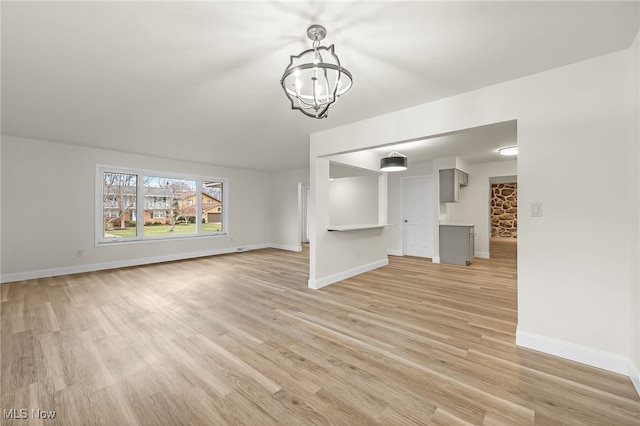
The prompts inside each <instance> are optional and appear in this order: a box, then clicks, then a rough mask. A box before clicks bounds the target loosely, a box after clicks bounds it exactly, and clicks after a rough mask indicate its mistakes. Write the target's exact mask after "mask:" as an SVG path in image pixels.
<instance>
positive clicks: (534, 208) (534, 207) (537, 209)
mask: <svg viewBox="0 0 640 426" xmlns="http://www.w3.org/2000/svg"><path fill="white" fill-rule="evenodd" d="M531 217H542V203H531Z"/></svg>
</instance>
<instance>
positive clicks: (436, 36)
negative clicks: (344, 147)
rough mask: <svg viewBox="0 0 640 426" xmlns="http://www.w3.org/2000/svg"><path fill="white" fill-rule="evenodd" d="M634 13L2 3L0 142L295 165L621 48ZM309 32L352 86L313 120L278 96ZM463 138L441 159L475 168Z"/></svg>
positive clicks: (440, 6) (586, 5)
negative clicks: (339, 135)
mask: <svg viewBox="0 0 640 426" xmlns="http://www.w3.org/2000/svg"><path fill="white" fill-rule="evenodd" d="M639 4H640V3H639V2H638V1H624V2H611V1H603V2H594V1H587V2H574V1H567V2H564V1H562V2H522V1H517V2H504V1H496V2H481V1H473V2H452V1H448V2H398V1H388V2H381V1H377V2H365V1H357V2H318V1H296V2H282V1H269V2H266V1H264V2H231V1H229V2H183V1H176V2H54V1H46V2H41V3H38V2H7V1H2V2H1V13H2V29H1V30H2V52H1V53H2V69H1V71H2V82H1V83H2V105H1V106H2V133H3V134H8V135H14V136H22V137H27V138H35V139H44V140H50V141H56V142H63V143H71V144H77V145H87V146H94V147H102V148H107V149H113V150H118V151H125V152H132V153H140V154H147V155H157V156H161V157H170V158H176V159H182V160H188V161H197V162H205V163H210V164H218V165H227V166H233V167H241V168H249V169H257V170H264V171H275V170H281V169H288V168H294V167H302V166H306V165H308V162H309V158H308V156H309V148H308V135H309V133H311V132H315V131H319V130H322V129H327V128H331V127H335V126H339V125H343V124H346V123H350V122H354V121H357V120H361V119H365V118H369V117H373V116H376V115H380V114H384V113H388V112H391V111H395V110H399V109H403V108H407V107H410V106H413V105H418V104H421V103H425V102H429V101H432V100H435V99H440V98H444V97H448V96H451V95H455V94H458V93H463V92H466V91H469V90H473V89H476V88H480V87H485V86H488V85H491V84H495V83H498V82H502V81H507V80H511V79H514V78H518V77H521V76H525V75H529V74H533V73H536V72H540V71H543V70H547V69H551V68H555V67H558V66H562V65H566V64H570V63H573V62H577V61H580V60H584V59H588V58H591V57H595V56H599V55H602V54H606V53H609V52H613V51H617V50H621V49H625V48H628V47H629V46H630V44H631V42H632V41H633V38H634V36H635V35H636V34H637V32H638V28H639V25H640V24H639V13H640V12H639V10H640V9H639ZM312 23H319V24H322V25H324V26H325V27H326V28H327V31H328V35H327V38H326V39H325V41H324V42H323V44H335V46H336V53H337V54H338V55H339V57H340V60H341V62H342V64H343V65H344V66H345V67H346V68H347V69H349V70H350V71H351V73H352V74H353V76H354V86H353V88H352V89H351V91H350V92H349V93H347V94H346V95H345V96H344V97H342V98H340V100H339V102H338V104H337V105H336V107H335V108H333V109H332V110H331V111H330V113H329V117H328V118H327V119H324V120H316V119H313V118H309V117H306V116H304V115H302V114H301V113H300V112H298V111H292V110H291V109H290V104H289V101H288V100H287V99H286V97H285V95H284V93H283V92H282V88H281V87H280V84H279V81H280V77H281V75H282V73H283V71H284V69H285V67H286V65H287V63H288V60H289V55H294V54H298V53H300V51H302V50H305V49H308V48H310V41H309V40H308V39H307V38H306V28H307V27H308V26H309V25H310V24H312ZM507 127H508V126H507ZM491 129H493V126H492V127H491V128H488V129H484V130H486V131H487V132H488V131H489V130H491ZM493 130H496V131H497V132H498V133H497V134H496V137H499V135H500V134H502V133H504V132H503V131H504V130H505V129H504V128H501V127H500V126H498V127H497V128H495V129H493ZM500 132H502V133H500ZM485 133H486V132H485ZM464 135H465V133H463V134H459V135H451V136H450V137H448V138H445V139H444V140H440V141H438V142H437V143H438V144H439V145H438V146H439V148H438V149H441V150H444V151H446V152H452V151H455V155H459V156H461V157H462V158H463V159H464V158H465V156H466V157H467V161H469V162H474V161H477V158H475V157H473V155H471V154H472V151H473V148H472V147H471V146H470V145H468V144H469V143H473V141H474V139H473V138H472V137H471V138H470V137H467V138H465V137H464ZM476 136H477V135H476ZM485 136H487V135H485ZM488 138H489V139H491V136H490V135H489V136H488ZM475 140H476V141H477V139H475ZM431 143H432V144H433V143H435V142H434V141H433V140H432V141H431ZM476 143H477V142H476ZM427 145H428V144H427ZM432 146H433V145H432ZM454 146H455V149H454V148H453V147H454ZM412 155H415V156H418V155H423V156H424V157H425V158H426V157H429V156H430V155H433V154H424V153H422V154H420V153H418V152H417V151H416V152H415V153H414V154H412ZM479 155H480V154H479ZM415 158H417V157H414V160H413V161H415ZM428 159H432V158H428Z"/></svg>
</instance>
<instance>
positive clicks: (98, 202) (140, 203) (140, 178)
mask: <svg viewBox="0 0 640 426" xmlns="http://www.w3.org/2000/svg"><path fill="white" fill-rule="evenodd" d="M105 172H113V173H126V174H131V175H136V185H137V193H136V205H135V208H134V209H133V211H135V212H136V214H138V213H137V212H142V215H143V216H144V178H145V176H153V177H156V176H161V177H168V178H172V179H186V180H192V181H195V182H196V203H195V204H196V232H195V233H193V234H172V235H166V236H164V235H163V236H158V235H153V236H149V235H148V236H145V235H144V220H138V221H136V236H134V237H122V238H105V237H104V222H103V220H104V218H103V214H104V208H105V206H104V205H103V191H104V188H103V183H104V180H103V176H104V173H105ZM95 180H96V185H95V194H96V197H95V206H96V212H95V232H96V233H95V241H96V246H103V245H113V244H130V243H136V242H149V241H166V240H183V239H190V238H207V237H209V238H211V237H213V238H215V237H221V236H228V235H229V179H227V178H220V177H211V176H200V175H189V174H185V173H174V172H166V171H158V170H147V169H137V168H124V167H118V166H108V165H104V164H97V165H96V176H95ZM204 182H220V183H222V200H220V201H221V202H222V206H223V209H222V217H221V228H222V229H221V230H220V231H219V232H203V231H202V188H203V187H204Z"/></svg>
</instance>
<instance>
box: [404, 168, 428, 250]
mask: <svg viewBox="0 0 640 426" xmlns="http://www.w3.org/2000/svg"><path fill="white" fill-rule="evenodd" d="M402 213H403V223H402V237H403V238H402V240H403V253H404V255H405V256H418V257H429V258H432V257H433V179H432V177H431V176H417V177H405V178H402Z"/></svg>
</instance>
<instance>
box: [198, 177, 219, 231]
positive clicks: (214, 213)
mask: <svg viewBox="0 0 640 426" xmlns="http://www.w3.org/2000/svg"><path fill="white" fill-rule="evenodd" d="M222 189H223V188H222V182H215V181H204V182H203V184H202V219H201V220H202V232H203V233H207V232H222V231H224V229H222V223H223V220H222V215H223V213H224V212H223V207H224V206H223V205H222Z"/></svg>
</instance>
